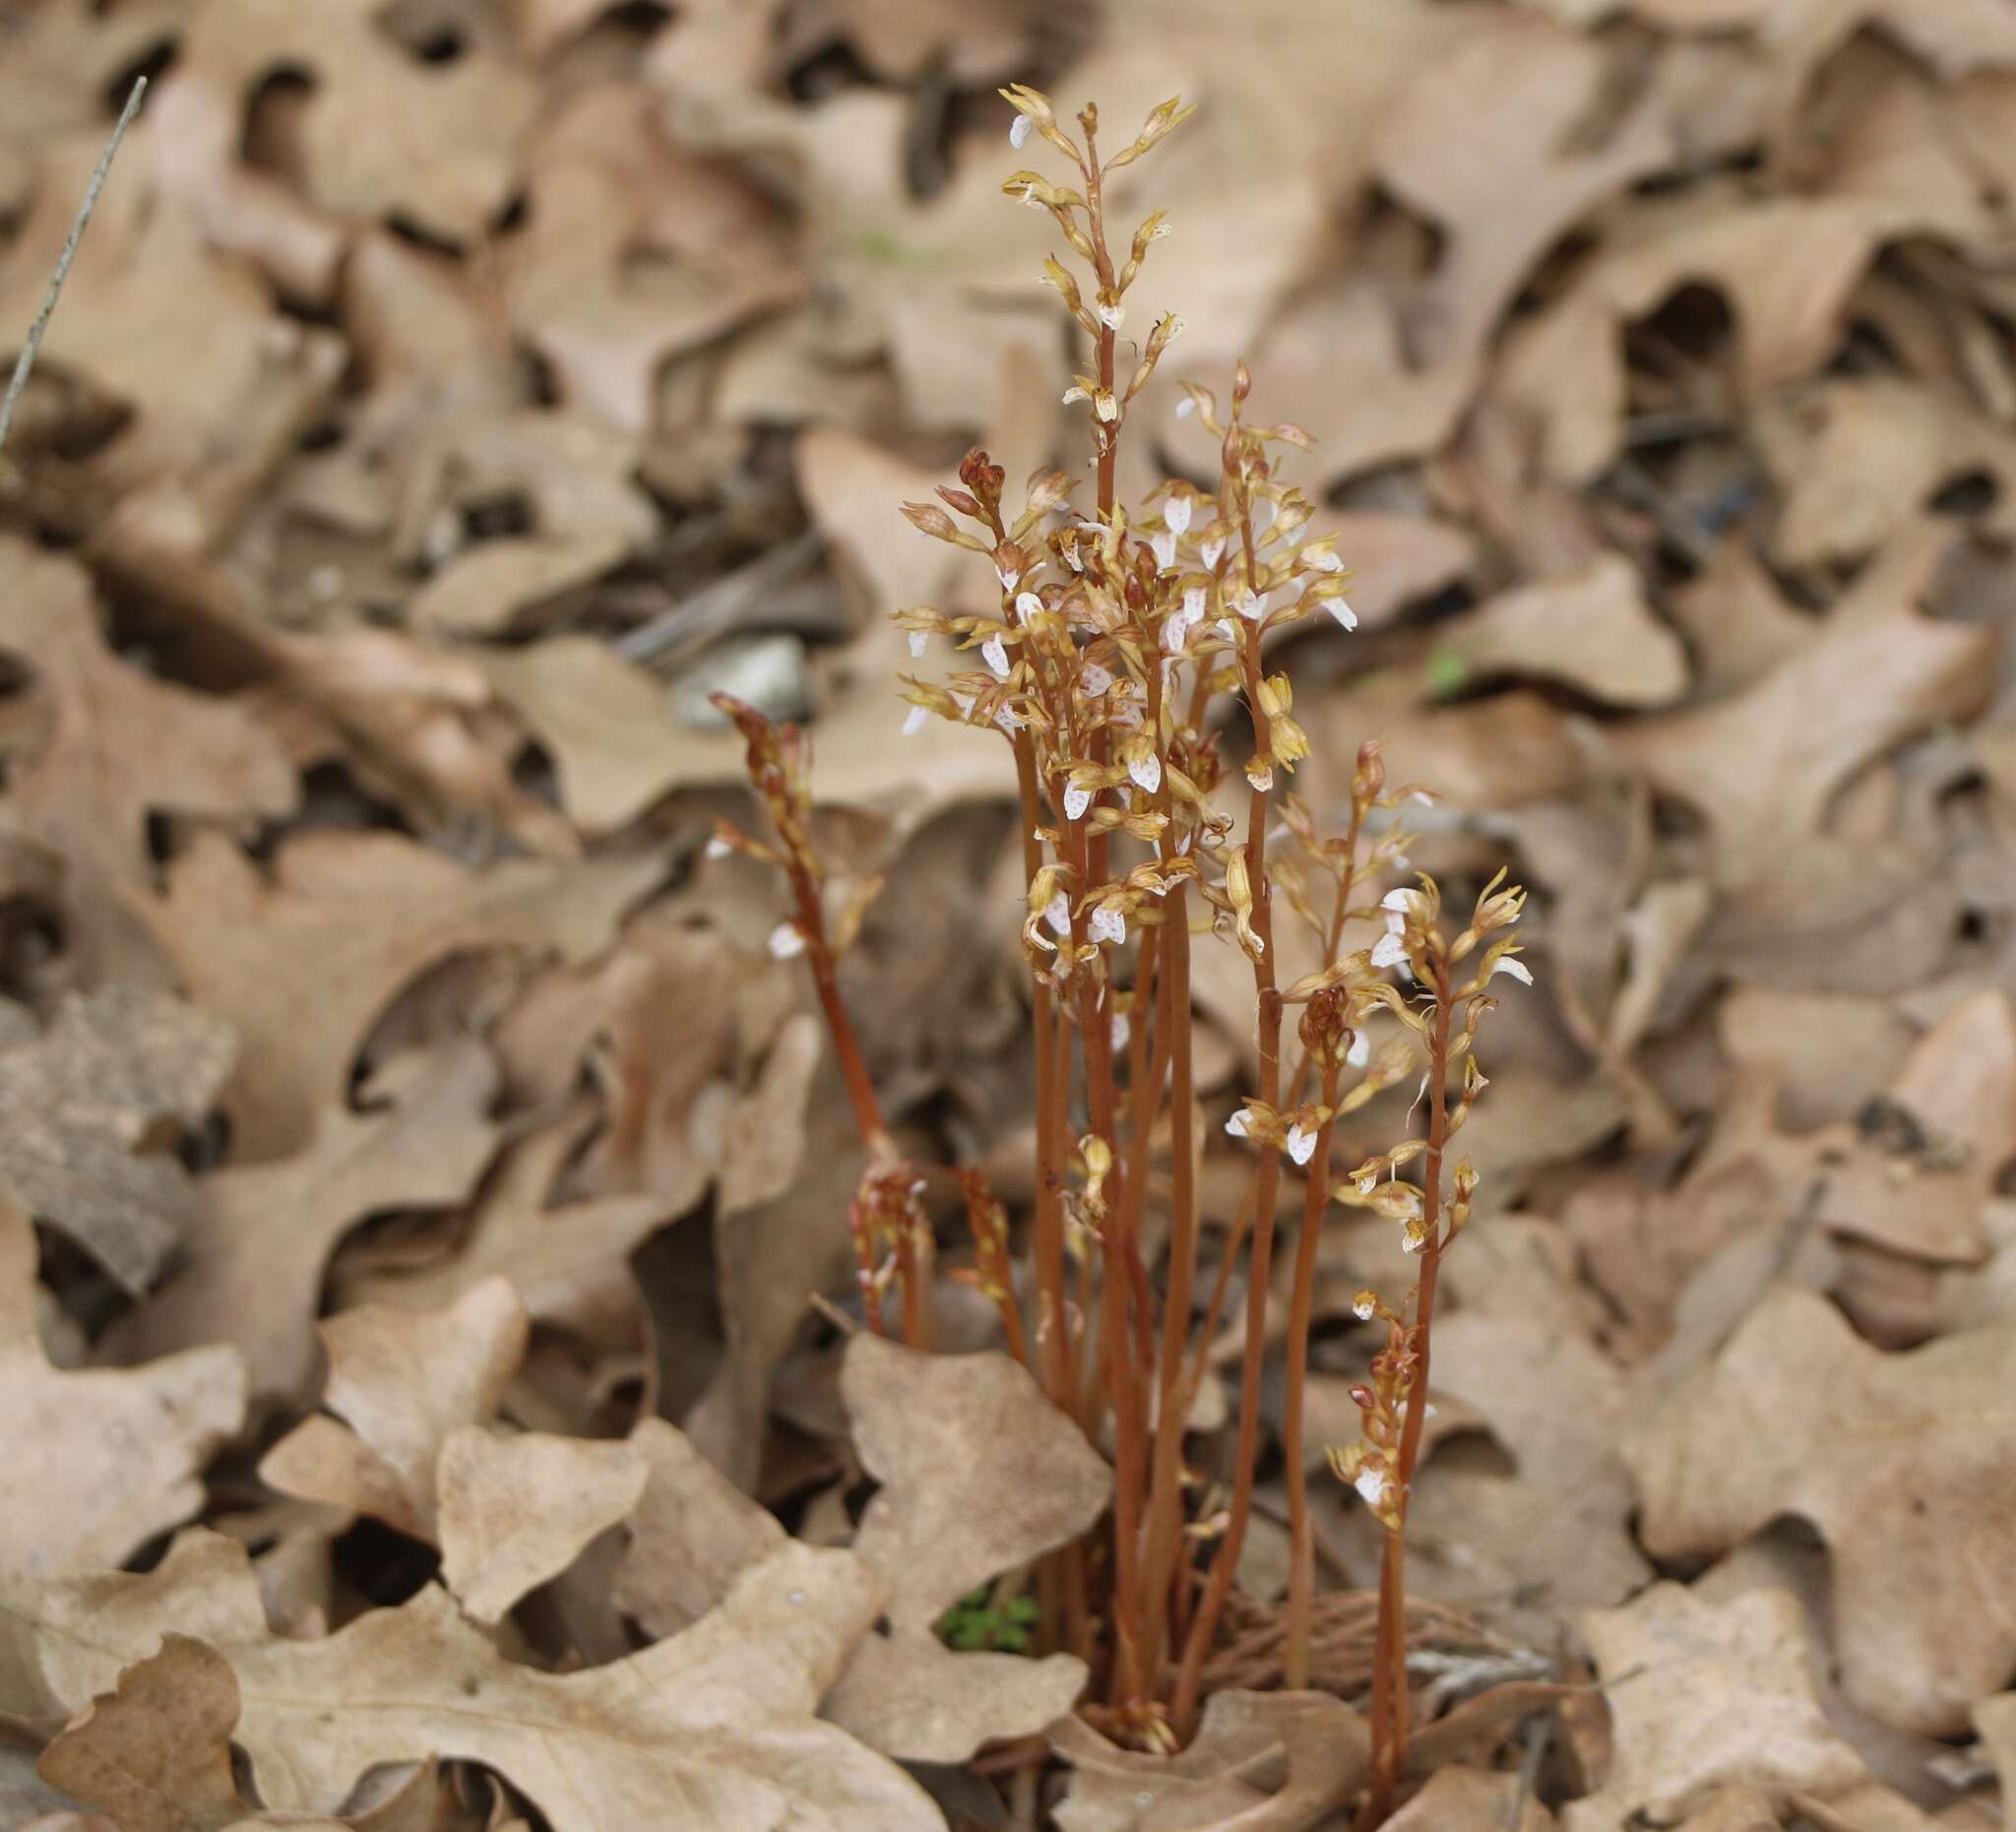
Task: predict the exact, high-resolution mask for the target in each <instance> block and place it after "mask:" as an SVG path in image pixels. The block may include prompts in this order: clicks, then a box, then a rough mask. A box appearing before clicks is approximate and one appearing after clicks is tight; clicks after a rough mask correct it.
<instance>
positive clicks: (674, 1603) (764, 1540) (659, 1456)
mask: <svg viewBox="0 0 2016 1832" xmlns="http://www.w3.org/2000/svg"><path fill="white" fill-rule="evenodd" d="M630 1442H631V1445H632V1446H633V1447H634V1448H635V1449H636V1451H637V1452H638V1454H639V1455H640V1456H641V1457H642V1458H643V1459H644V1463H645V1468H646V1472H647V1481H646V1484H645V1487H644V1495H643V1498H642V1500H640V1501H639V1503H638V1505H637V1508H636V1511H635V1512H634V1513H633V1514H632V1516H631V1518H630V1546H629V1549H628V1550H627V1551H626V1552H625V1554H624V1556H623V1562H622V1565H621V1566H620V1567H619V1569H618V1571H617V1574H616V1584H615V1601H616V1606H617V1608H618V1609H620V1610H622V1611H624V1613H625V1614H628V1615H632V1616H635V1617H636V1618H637V1620H638V1622H639V1623H640V1624H642V1626H643V1627H644V1629H645V1630H646V1632H647V1633H649V1634H651V1635H653V1636H662V1635H675V1634H677V1633H678V1632H679V1631H680V1630H681V1629H682V1628H685V1627H688V1626H689V1625H690V1624H692V1623H694V1622H697V1621H698V1620H699V1619H700V1618H701V1617H702V1616H703V1615H705V1614H706V1613H707V1612H708V1611H710V1610H712V1609H713V1608H715V1606H716V1605H717V1604H719V1603H720V1602H721V1600H722V1599H723V1598H724V1597H725V1596H726V1595H727V1593H728V1589H729V1587H730V1586H731V1585H732V1584H733V1582H734V1580H735V1577H736V1575H737V1574H738V1573H739V1572H740V1571H742V1569H743V1568H744V1567H745V1566H747V1565H750V1564H752V1563H754V1562H755V1561H756V1560H757V1559H759V1558H762V1557H764V1556H766V1555H767V1554H768V1553H770V1552H771V1551H773V1550H775V1549H776V1548H777V1547H778V1546H780V1545H781V1544H782V1543H783V1542H784V1540H785V1537H786V1535H785V1531H784V1529H783V1528H782V1527H781V1526H779V1525H778V1523H777V1517H776V1516H775V1515H774V1514H772V1513H771V1512H770V1510H769V1509H768V1508H766V1507H761V1506H759V1505H758V1504H757V1503H756V1502H754V1501H752V1500H750V1498H749V1497H748V1496H747V1495H745V1494H744V1493H743V1492H742V1491H741V1490H740V1489H739V1488H737V1487H736V1486H735V1485H734V1484H732V1483H731V1482H729V1481H728V1479H727V1478H726V1477H725V1476H724V1475H722V1473H721V1472H720V1471H719V1470H717V1469H716V1468H715V1467H714V1465H713V1464H711V1463H709V1462H708V1461H707V1459H706V1458H705V1457H703V1456H702V1455H701V1454H700V1453H699V1451H698V1450H696V1449H695V1448H694V1447H693V1440H692V1439H691V1438H689V1437H688V1436H687V1435H686V1434H685V1433H684V1432H683V1431H681V1430H679V1429H678V1428H677V1427H676V1426H674V1425H670V1424H667V1423H666V1422H665V1421H663V1420H662V1419H645V1420H642V1421H639V1423H638V1425H637V1427H636V1429H635V1430H633V1431H632V1432H631V1433H630Z"/></svg>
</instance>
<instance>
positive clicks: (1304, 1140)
mask: <svg viewBox="0 0 2016 1832" xmlns="http://www.w3.org/2000/svg"><path fill="white" fill-rule="evenodd" d="M1288 1155H1289V1156H1290V1157H1291V1158H1292V1159H1293V1160H1294V1161H1295V1163H1296V1164H1298V1165H1305V1164H1307V1163H1308V1162H1309V1160H1310V1159H1311V1158H1313V1157H1314V1156H1315V1155H1316V1135H1315V1134H1314V1133H1313V1132H1304V1131H1303V1130H1302V1129H1301V1127H1300V1126H1291V1127H1289V1129H1288Z"/></svg>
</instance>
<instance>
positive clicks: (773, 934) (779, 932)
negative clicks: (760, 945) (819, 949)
mask: <svg viewBox="0 0 2016 1832" xmlns="http://www.w3.org/2000/svg"><path fill="white" fill-rule="evenodd" d="M804 952H805V937H804V934H803V932H802V931H801V930H800V929H799V927H798V925H797V924H796V923H795V922H780V923H779V924H778V925H777V926H776V927H775V928H774V929H772V930H771V931H770V958H771V959H772V960H773V961H791V960H795V959H796V958H797V957H798V956H799V955H801V954H803V953H804Z"/></svg>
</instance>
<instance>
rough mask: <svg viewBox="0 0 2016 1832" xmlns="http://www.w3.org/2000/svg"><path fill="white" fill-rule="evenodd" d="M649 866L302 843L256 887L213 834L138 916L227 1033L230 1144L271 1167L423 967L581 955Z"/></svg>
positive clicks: (364, 843)
mask: <svg viewBox="0 0 2016 1832" xmlns="http://www.w3.org/2000/svg"><path fill="white" fill-rule="evenodd" d="M662 871H663V864H662V860H660V859H657V858H654V857H652V856H650V855H648V854H638V855H633V856H620V855H619V856H610V857H604V858H596V859H588V860H582V861H578V862H573V863H568V864H564V865H559V864H543V863H536V862H534V861H532V860H528V859H509V860H506V861H505V862H504V863H502V864H499V865H495V866H493V867H491V868H490V869H489V870H487V871H482V872H477V871H472V870H470V869H469V868H468V867H466V866H464V865H461V864H458V863H457V862H455V861H454V860H453V859H450V858H448V857H446V856H444V855H443V854H441V853H433V852H430V851H428V850H427V849H425V848H423V847H420V846H415V845H413V844H412V843H411V842H410V841H407V840H403V839H399V838H396V837H394V836H392V835H390V834H380V833H351V832H324V833H315V832H311V833H307V834H304V835H302V836H300V837H298V838H296V839H294V840H292V841H290V842H288V843H287V844H286V845H284V846H283V847H282V849H281V851H280V853H279V855H278V857H277V858H276V860H275V861H274V867H273V876H272V878H271V880H267V879H265V878H262V877H261V875H260V873H259V871H258V870H257V868H256V867H255V866H254V865H253V864H252V863H251V862H250V861H249V860H247V859H246V858H245V857H244V856H243V855H242V854H241V853H238V852H237V850H236V849H235V848H233V847H232V846H231V845H230V844H229V843H228V842H226V841H223V840H221V838H220V839H214V840H212V841H211V842H210V843H199V844H198V845H196V846H193V847H191V848H190V850H189V851H188V853H185V854H184V855H183V856H182V857H181V858H179V859H177V860H176V861H175V864H174V866H173V867H172V868H171V870H170V872H169V874H168V894H167V897H166V898H165V899H164V900H163V902H162V903H161V905H160V906H159V908H158V911H157V912H156V913H155V914H154V916H152V920H153V921H154V923H155V926H156V928H157V931H158V933H159V935H160V937H161V939H162V941H163V942H164V943H165V944H166V946H167V947H168V949H169V950H170V952H171V953H172V954H173V956H174V958H175V961H176V963H177V965H178V966H179V968H180V970H181V973H182V976H183V979H184V980H185V982H186V983H187V985H188V987H189V990H190V992H191V994H192V995H193V996H194V997H195V999H196V1001H197V1002H198V1003H199V1004H200V1005H202V1006H203V1007H204V1008H205V1009H206V1010H208V1011H212V1012H215V1013H217V1014H218V1015H219V1016H221V1017H222V1018H223V1019H225V1020H226V1021H227V1022H228V1023H230V1024H232V1025H233V1026H234V1027H235V1028H236V1030H237V1032H238V1036H239V1040H240V1051H241V1053H240V1055H239V1060H238V1069H237V1074H236V1076H235V1077H234V1078H233V1080H232V1082H231V1084H230V1086H229V1088H227V1090H226V1091H225V1100H226V1106H227V1110H228V1111H229V1112H230V1115H231V1119H232V1135H231V1136H232V1142H233V1145H234V1148H235V1149H236V1151H237V1153H238V1155H239V1157H240V1158H241V1159H259V1158H272V1157H278V1156H281V1155H283V1154H285V1153H287V1152H290V1151H296V1150H299V1149H301V1148H302V1147H304V1146H305V1145H307V1144H308V1142H309V1140H310V1138H311V1137H312V1135H313V1131H314V1124H315V1115H316V1114H317V1113H319V1112H320V1111H321V1110H322V1109H323V1108H325V1107H327V1106H332V1105H334V1104H336V1103H337V1102H340V1101H341V1100H343V1099H344V1097H345V1095H346V1094H347V1089H348V1083H349V1072H350V1063H351V1059H352V1058H353V1057H354V1056H355V1054H356V1052H357V1050H358V1048H359V1047H360V1046H361V1045H362V1043H363V1041H364V1037H365V1034H366V1032H367V1031H368V1030H369V1028H370V1026H371V1023H372V1021H373V1020H374V1019H376V1018H377V1017H378V1016H379V1015H380V1014H381V1013H382V1012H383V1011H384V1009H385V1008H386V1006H387V1005H389V1004H390V1003H391V1001H392V999H393V997H394V995H395V994H396V993H398V992H399V991H400V990H401V989H402V988H403V987H405V986H406V985H407V984H408V983H410V981H411V980H413V979H416V978H417V977H418V976H419V975H420V974H421V973H422V972H423V971H425V970H426V969H427V968H429V967H432V966H433V965H435V963H437V962H439V961H441V960H443V959H445V958H446V957H448V956H449V955H452V954H460V953H468V952H471V951H473V950H476V949H484V948H500V947H511V948H522V949H528V950H532V951H534V952H536V953H544V952H554V953H558V954H559V955H561V956H562V957H564V958H566V959H569V960H581V959H584V958H586V957H588V956H590V955H593V954H595V953H596V952H598V951H599V949H600V948H601V947H603V946H604V945H605V944H606V942H607V940H608V938H609V935H610V933H611V931H612V930H613V929H614V927H615V925H616V923H617V921H618V920H619V919H620V918H621V917H622V916H623V915H624V913H625V912H626V911H627V910H628V909H629V908H630V907H631V906H632V905H633V904H635V903H636V902H638V901H639V900H640V899H641V898H642V897H643V896H644V895H645V893H646V892H647V891H648V890H649V889H650V888H651V886H652V885H653V884H654V883H655V882H656V881H657V879H658V878H659V877H660V876H661V875H662Z"/></svg>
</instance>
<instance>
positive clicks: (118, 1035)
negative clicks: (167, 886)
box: [0, 986, 236, 1346]
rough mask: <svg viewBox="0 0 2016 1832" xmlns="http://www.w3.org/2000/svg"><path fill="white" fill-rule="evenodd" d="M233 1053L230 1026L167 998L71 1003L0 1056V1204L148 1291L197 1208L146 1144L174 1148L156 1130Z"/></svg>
mask: <svg viewBox="0 0 2016 1832" xmlns="http://www.w3.org/2000/svg"><path fill="white" fill-rule="evenodd" d="M235 1050H236V1045H235V1043H234V1042H233V1040H232V1037H231V1033H230V1029H229V1027H228V1026H226V1025H223V1024H221V1023H219V1022H218V1021H217V1019H215V1018H213V1017H209V1016H207V1015H206V1014H204V1013H203V1012H200V1011H198V1010H196V1009H195V1008H194V1007H192V1006H189V1005H185V1004H183V1003H182V1002H181V1001H180V1000H179V999H172V998H168V997H166V996H164V995H163V994H160V993H158V992H143V991H139V990H136V989H134V988H132V987H128V986H106V987H104V988H103V989H101V990H99V991H96V992H92V993H88V994H83V995H78V994H73V995H72V996H71V997H69V998H67V999H65V1000H64V1001H63V1003H62V1005H61V1006H60V1007H59V1008H58V1010H57V1013H56V1018H55V1021H54V1022H53V1023H52V1024H51V1025H50V1026H49V1028H48V1030H47V1031H46V1032H44V1033H43V1034H42V1036H40V1037H39V1038H37V1039H35V1040H34V1041H33V1042H28V1043H20V1044H17V1045H16V1046H15V1047H14V1048H12V1049H7V1050H0V1115H4V1117H0V1197H4V1198H7V1199H11V1200H12V1201H14V1202H17V1203H19V1204H20V1205H21V1207H22V1208H23V1209H25V1210H26V1211H27V1212H28V1213H29V1214H30V1215H32V1216H33V1217H34V1218H35V1219H36V1220H37V1221H41V1222H46V1223H47V1224H48V1225H49V1226H50V1227H52V1228H57V1229H60V1230H61V1231H62V1232H64V1233H66V1234H68V1235H69V1236H70V1237H71V1238H72V1239H73V1240H75V1241H76V1242H77V1243H78V1245H80V1246H81V1247H83V1248H84V1249H85V1251H86V1252H88V1253H89V1254H91V1256H92V1257H93V1258H94V1259H95V1260H96V1261H97V1262H98V1263H99V1265H101V1266H103V1267H104V1269H105V1270H106V1271H107V1272H108V1273H110V1274H111V1275H112V1277H113V1278H114V1279H116V1280H117V1281H118V1282H119V1284H120V1285H121V1286H123V1287H124V1288H125V1289H126V1290H127V1292H129V1293H131V1294H134V1295H138V1294H140V1293H142V1292H144V1291H146V1290H147V1288H148V1287H149V1286H150V1285H152V1284H153V1283H154V1281H155V1278H156V1277H157V1275H158V1273H159V1272H160V1270H161V1267H162V1265H163V1264H164V1263H165V1261H166V1259H167V1257H168V1255H169V1254H170V1253H171V1252H173V1250H174V1247H175V1243H176V1241H177V1240H178V1239H179V1238H180V1237H181V1235H182V1234H183V1233H184V1232H185V1231H186V1230H188V1229H189V1228H190V1227H192V1226H193V1224H194V1222H195V1218H196V1214H197V1212H198V1206H199V1205H198V1201H197V1198H196V1197H195V1196H194V1194H193V1193H192V1190H191V1185H190V1181H189V1177H188V1174H187V1172H185V1171H184V1170H183V1169H182V1166H181V1163H180V1161H179V1160H178V1159H177V1158H176V1157H175V1156H174V1155H173V1153H172V1152H171V1151H168V1150H165V1149H153V1150H151V1149H149V1148H150V1146H156V1147H160V1146H165V1145H167V1144H170V1143H172V1129H171V1136H170V1137H169V1138H167V1139H163V1138H162V1136H161V1133H162V1128H163V1125H164V1122H168V1121H172V1122H174V1126H175V1127H177V1128H188V1127H193V1126H195V1125H197V1124H198V1123H199V1122H200V1121H201V1120H202V1119H203V1116H204V1115H205V1114H206V1113H208V1112H209V1111H210V1108H211V1106H212V1104H213V1103H214V1102H215V1101H216V1099H217V1095H218V1091H219V1089H220V1088H221V1087H222V1086H223V1083H224V1079H225V1077H226V1076H227V1075H229V1073H230V1068H231V1058H232V1056H233V1054H234V1053H235ZM178 1346H179V1345H178Z"/></svg>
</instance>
